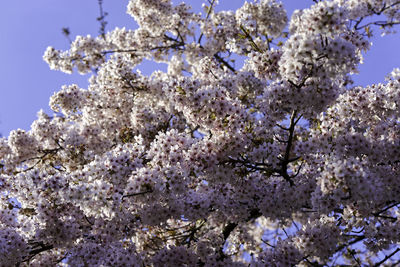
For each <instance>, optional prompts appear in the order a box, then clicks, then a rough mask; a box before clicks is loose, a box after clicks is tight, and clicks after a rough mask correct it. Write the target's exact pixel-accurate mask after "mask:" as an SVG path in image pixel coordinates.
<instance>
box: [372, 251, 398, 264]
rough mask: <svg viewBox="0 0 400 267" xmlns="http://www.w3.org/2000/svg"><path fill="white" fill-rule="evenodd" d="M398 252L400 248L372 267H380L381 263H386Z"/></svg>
mask: <svg viewBox="0 0 400 267" xmlns="http://www.w3.org/2000/svg"><path fill="white" fill-rule="evenodd" d="M399 251H400V248H397V249H396V250H395V251H393V252H392V253H390V254H389V255H387V256H386V257H385V258H383V260H381V261H379V262H377V263H376V264H375V265H374V267H378V266H379V265H381V264H382V263H384V262H385V261H387V260H388V259H390V258H391V257H393V256H394V255H395V254H396V253H397V252H399Z"/></svg>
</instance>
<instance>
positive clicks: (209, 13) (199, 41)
mask: <svg viewBox="0 0 400 267" xmlns="http://www.w3.org/2000/svg"><path fill="white" fill-rule="evenodd" d="M214 2H215V0H212V1H211V2H210V7H209V8H208V11H207V16H206V20H207V19H208V18H209V17H210V15H211V11H212V10H213V5H214ZM203 35H204V34H203V33H201V34H200V37H199V40H198V41H197V43H198V44H200V43H201V39H202V38H203Z"/></svg>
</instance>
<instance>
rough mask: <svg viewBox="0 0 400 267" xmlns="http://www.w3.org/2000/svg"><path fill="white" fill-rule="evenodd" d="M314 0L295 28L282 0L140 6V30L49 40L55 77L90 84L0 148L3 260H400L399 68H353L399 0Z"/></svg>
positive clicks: (131, 8) (71, 90)
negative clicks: (377, 73)
mask: <svg viewBox="0 0 400 267" xmlns="http://www.w3.org/2000/svg"><path fill="white" fill-rule="evenodd" d="M314 2H317V3H315V4H314V5H312V6H311V7H310V8H308V9H304V10H297V11H295V12H294V14H293V15H292V18H291V19H290V21H288V19H287V17H286V11H285V9H284V6H283V4H282V3H280V2H278V1H275V0H259V1H252V2H245V3H244V4H243V6H242V7H241V8H239V9H238V10H237V11H217V10H218V8H216V5H217V4H218V1H209V2H208V6H207V7H205V6H204V8H205V9H206V11H205V13H204V14H195V13H193V12H192V11H191V8H190V6H188V5H187V4H185V3H182V4H179V5H175V4H173V3H172V1H169V0H162V1H158V0H131V1H129V4H128V9H127V12H128V14H129V15H131V16H132V17H133V18H134V19H135V20H136V22H137V24H138V25H139V28H138V29H134V30H131V29H126V28H116V29H114V30H112V31H110V32H108V33H105V34H104V35H101V36H99V37H91V36H86V37H84V36H78V37H76V39H75V40H74V41H73V42H72V43H71V47H70V49H69V50H67V51H61V50H56V49H55V48H52V47H49V48H48V49H47V50H46V52H45V55H44V57H43V58H44V60H45V61H46V62H47V63H48V64H49V66H50V68H51V69H55V70H60V71H63V72H66V73H71V72H74V71H77V72H79V73H90V72H93V75H92V77H91V78H90V79H89V86H88V88H87V89H84V88H79V87H78V86H77V85H70V86H63V87H62V88H61V90H60V91H58V92H56V93H54V95H53V96H52V97H51V98H50V107H51V109H52V110H53V111H54V112H56V114H53V115H48V114H46V113H45V112H44V111H40V112H39V113H38V118H37V120H35V121H34V122H33V123H32V125H31V129H30V130H28V131H25V130H21V129H18V130H15V131H12V132H11V133H10V135H9V136H8V137H7V138H0V197H1V199H0V265H4V266H14V265H18V266H28V265H29V266H56V265H60V266H210V267H211V266H221V267H222V266H257V267H258V266H260V267H261V266H277V267H282V266H283V267H285V266H314V265H315V266H322V265H324V266H325V265H328V266H330V265H333V264H334V262H335V260H336V259H339V261H340V262H341V263H343V264H347V265H349V266H350V265H351V266H353V265H354V266H361V265H363V264H364V263H366V264H367V265H374V264H377V263H379V262H381V263H383V262H385V263H388V264H389V263H393V261H394V257H392V256H393V255H396V253H397V252H398V251H400V250H399V249H397V247H398V246H399V242H400V239H399V236H400V233H399V229H400V227H399V216H400V213H399V204H400V198H399V196H400V124H399V118H400V70H399V69H394V70H393V71H392V72H391V73H390V74H389V75H388V76H387V77H386V80H385V81H384V82H382V83H377V84H371V85H369V86H366V87H361V86H357V85H354V81H353V80H352V74H354V73H357V72H358V66H359V64H361V63H362V62H363V57H362V53H365V52H368V50H369V49H373V47H372V46H371V40H372V39H371V38H372V33H371V28H373V29H375V28H374V26H381V27H382V28H383V29H382V33H383V34H388V33H392V32H394V30H395V29H396V25H397V24H399V18H400V15H399V14H400V12H399V10H400V3H399V1H395V0H384V1H377V0H376V1H375V0H362V1H355V0H332V1H314ZM379 15H380V17H378V16H379ZM377 17H378V18H379V20H378V21H375V19H376V18H377ZM365 21H368V22H366V23H367V24H368V25H366V24H364V23H365ZM370 22H371V23H370ZM374 22H375V23H374ZM286 26H288V32H285V28H286ZM235 55H239V56H241V57H242V58H243V59H244V60H243V63H244V64H243V66H240V64H239V63H238V62H236V65H235V63H234V62H235V59H236V60H237V57H235ZM143 59H148V60H153V61H155V62H164V63H166V64H168V70H167V71H166V72H163V71H154V72H153V73H152V74H151V75H143V74H142V73H141V72H140V71H139V70H135V69H140V64H141V62H142V61H143ZM360 248H361V249H360ZM383 254H385V255H388V256H382V255H383ZM390 255H392V256H390Z"/></svg>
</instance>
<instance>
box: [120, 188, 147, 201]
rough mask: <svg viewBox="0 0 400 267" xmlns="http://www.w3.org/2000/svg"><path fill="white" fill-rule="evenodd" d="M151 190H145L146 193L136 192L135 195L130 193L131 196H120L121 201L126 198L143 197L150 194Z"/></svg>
mask: <svg viewBox="0 0 400 267" xmlns="http://www.w3.org/2000/svg"><path fill="white" fill-rule="evenodd" d="M152 192H153V190H146V191H142V192H137V193H132V194H128V195H123V196H122V200H123V199H124V198H126V197H136V196H140V195H144V194H147V193H152Z"/></svg>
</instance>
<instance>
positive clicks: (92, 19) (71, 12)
mask: <svg viewBox="0 0 400 267" xmlns="http://www.w3.org/2000/svg"><path fill="white" fill-rule="evenodd" d="M103 1H104V10H105V11H107V12H108V13H109V16H108V17H107V21H108V23H109V24H108V25H107V28H106V29H107V30H111V29H113V28H115V27H116V26H118V27H124V26H125V27H127V28H135V27H136V23H135V22H134V20H133V19H132V18H131V17H130V16H129V15H127V14H126V5H127V3H128V0H103ZM3 2H4V3H2V9H1V11H0V12H1V15H0V38H1V42H0V51H1V60H0V73H1V74H0V133H1V134H2V135H3V136H8V134H9V132H10V131H11V130H13V129H17V128H22V129H26V130H28V129H29V128H30V125H31V123H32V122H33V121H34V120H35V119H36V113H37V112H38V111H39V110H40V109H44V110H45V111H46V112H48V113H51V111H50V109H49V108H48V101H49V97H50V96H51V95H52V94H53V93H54V92H55V91H58V90H59V89H60V88H61V86H62V85H64V84H72V83H77V84H78V85H80V86H81V87H83V88H86V84H87V79H88V76H80V75H77V74H73V75H68V74H64V73H62V72H59V71H51V70H50V69H49V67H48V66H47V64H46V63H45V62H44V61H43V60H42V56H43V53H44V51H45V49H46V47H47V46H50V45H51V46H53V47H55V48H56V49H67V48H68V46H69V43H68V40H67V39H66V38H65V37H64V36H63V35H62V33H61V29H62V28H63V27H69V29H70V31H71V37H72V38H74V36H75V35H87V34H91V35H97V33H98V30H99V23H98V22H97V20H96V18H97V17H98V16H99V9H98V4H97V0H35V1H32V0H15V1H3ZM174 2H180V1H174ZM184 2H186V3H189V4H192V5H193V6H194V10H196V11H200V10H201V4H202V3H203V2H206V0H204V1H202V0H186V1H184ZM282 2H283V4H284V6H285V7H286V8H287V10H288V15H289V16H290V14H291V13H292V12H293V10H294V9H298V8H304V7H307V6H309V5H312V4H313V1H312V0H283V1H282ZM243 3H244V1H242V0H220V7H219V8H218V9H219V10H220V9H236V8H238V7H240V6H241V5H242V4H243ZM399 28H400V27H399ZM377 35H378V34H377ZM373 43H374V45H373V47H372V49H371V51H369V53H368V54H367V55H366V56H365V63H364V64H363V65H361V67H360V75H358V76H357V77H356V78H355V80H356V82H357V84H360V85H366V84H371V83H375V82H380V81H383V79H384V76H385V75H387V74H388V73H389V72H390V71H391V70H392V69H393V68H394V67H400V49H399V47H400V37H399V35H389V36H385V37H383V38H381V37H377V38H375V39H374V40H373ZM157 68H158V66H154V65H152V64H145V66H143V69H142V70H143V72H144V73H151V72H152V70H153V69H157Z"/></svg>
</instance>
